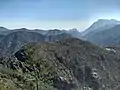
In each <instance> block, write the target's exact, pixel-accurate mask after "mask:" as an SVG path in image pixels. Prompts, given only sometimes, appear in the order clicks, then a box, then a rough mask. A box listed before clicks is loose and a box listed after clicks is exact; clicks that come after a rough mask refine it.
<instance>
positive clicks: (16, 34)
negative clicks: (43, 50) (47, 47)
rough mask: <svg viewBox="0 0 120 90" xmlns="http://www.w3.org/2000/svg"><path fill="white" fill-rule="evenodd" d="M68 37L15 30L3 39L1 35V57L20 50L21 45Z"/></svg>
mask: <svg viewBox="0 0 120 90" xmlns="http://www.w3.org/2000/svg"><path fill="white" fill-rule="evenodd" d="M60 32H61V31H60ZM70 37H71V35H69V34H67V33H60V34H55V33H52V34H50V33H49V34H46V35H43V34H40V33H37V32H33V31H30V30H27V29H17V30H14V31H13V32H11V33H10V34H8V35H6V36H4V37H3V35H2V36H1V42H0V53H1V54H2V55H3V54H6V53H13V52H15V51H16V50H18V49H20V48H21V47H22V46H23V45H25V44H27V43H30V42H55V41H59V40H62V39H66V38H70Z"/></svg>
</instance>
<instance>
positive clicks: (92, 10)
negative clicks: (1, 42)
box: [0, 0, 120, 30]
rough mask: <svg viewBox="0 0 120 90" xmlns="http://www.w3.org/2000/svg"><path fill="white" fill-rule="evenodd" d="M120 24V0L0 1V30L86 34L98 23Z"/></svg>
mask: <svg viewBox="0 0 120 90" xmlns="http://www.w3.org/2000/svg"><path fill="white" fill-rule="evenodd" d="M100 18H101V19H117V20H120V0H0V26H4V27H7V28H22V27H25V28H41V29H50V28H51V29H52V28H59V29H70V28H78V29H79V30H84V29H85V28H87V27H88V26H89V25H90V24H92V23H93V22H94V21H96V20H97V19H100Z"/></svg>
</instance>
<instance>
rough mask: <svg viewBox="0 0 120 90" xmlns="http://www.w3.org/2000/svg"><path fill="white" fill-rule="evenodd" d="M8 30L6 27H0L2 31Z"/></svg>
mask: <svg viewBox="0 0 120 90" xmlns="http://www.w3.org/2000/svg"><path fill="white" fill-rule="evenodd" d="M6 30H8V29H7V28H5V27H2V26H1V27H0V31H6Z"/></svg>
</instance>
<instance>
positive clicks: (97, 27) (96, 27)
mask: <svg viewBox="0 0 120 90" xmlns="http://www.w3.org/2000/svg"><path fill="white" fill-rule="evenodd" d="M116 25H120V21H117V20H114V19H111V20H108V19H99V20H97V21H96V22H94V23H93V24H92V25H91V26H90V27H89V28H88V29H86V30H85V31H83V32H82V36H83V38H89V37H90V36H92V35H93V34H95V33H97V32H100V31H105V30H107V29H110V28H112V27H114V26H116Z"/></svg>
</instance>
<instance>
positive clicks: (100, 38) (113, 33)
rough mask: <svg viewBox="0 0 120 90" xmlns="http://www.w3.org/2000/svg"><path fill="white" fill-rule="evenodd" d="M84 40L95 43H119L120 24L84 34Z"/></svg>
mask: <svg viewBox="0 0 120 90" xmlns="http://www.w3.org/2000/svg"><path fill="white" fill-rule="evenodd" d="M86 40H88V41H90V42H92V43H94V44H97V45H118V44H120V25H117V26H114V27H113V28H110V29H106V30H103V31H100V32H96V33H92V34H91V35H89V36H86Z"/></svg>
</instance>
